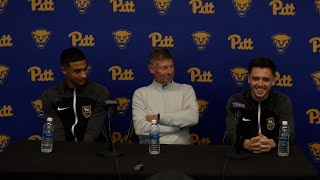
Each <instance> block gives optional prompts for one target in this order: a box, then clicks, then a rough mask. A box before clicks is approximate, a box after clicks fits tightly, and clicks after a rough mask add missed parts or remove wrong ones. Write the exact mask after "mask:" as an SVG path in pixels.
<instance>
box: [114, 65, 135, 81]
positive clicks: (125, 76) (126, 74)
mask: <svg viewBox="0 0 320 180" xmlns="http://www.w3.org/2000/svg"><path fill="white" fill-rule="evenodd" d="M108 71H109V72H111V75H112V80H113V81H115V80H120V81H132V80H134V77H133V71H132V69H125V70H122V69H121V67H120V66H112V67H110V68H109V69H108Z"/></svg>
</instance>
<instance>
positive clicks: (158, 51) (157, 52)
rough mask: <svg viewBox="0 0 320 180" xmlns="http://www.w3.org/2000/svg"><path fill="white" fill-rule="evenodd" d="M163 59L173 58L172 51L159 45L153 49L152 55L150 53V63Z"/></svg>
mask: <svg viewBox="0 0 320 180" xmlns="http://www.w3.org/2000/svg"><path fill="white" fill-rule="evenodd" d="M162 59H172V60H173V57H172V55H171V53H170V51H169V50H168V49H167V48H161V47H157V48H154V49H152V51H151V53H150V55H149V64H152V65H154V66H155V65H156V62H157V61H158V60H162Z"/></svg>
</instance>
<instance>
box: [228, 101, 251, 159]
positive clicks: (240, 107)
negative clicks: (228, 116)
mask: <svg viewBox="0 0 320 180" xmlns="http://www.w3.org/2000/svg"><path fill="white" fill-rule="evenodd" d="M230 111H231V112H232V113H233V114H234V117H235V120H236V125H235V128H234V137H233V143H232V146H231V149H232V152H229V153H228V154H227V155H226V156H227V157H228V158H231V159H246V158H249V157H250V155H249V154H247V153H240V149H241V146H242V144H241V143H240V131H239V128H240V123H241V119H242V118H243V117H244V116H245V113H246V105H245V104H244V103H241V102H233V103H231V106H230ZM233 148H235V149H233Z"/></svg>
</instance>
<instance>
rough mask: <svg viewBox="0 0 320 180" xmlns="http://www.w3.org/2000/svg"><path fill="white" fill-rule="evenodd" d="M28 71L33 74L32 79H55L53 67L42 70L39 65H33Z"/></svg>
mask: <svg viewBox="0 0 320 180" xmlns="http://www.w3.org/2000/svg"><path fill="white" fill-rule="evenodd" d="M28 73H30V75H31V81H53V80H54V77H53V72H52V70H51V69H45V70H44V71H43V73H42V70H41V69H40V68H39V67H37V66H32V67H30V68H29V69H28Z"/></svg>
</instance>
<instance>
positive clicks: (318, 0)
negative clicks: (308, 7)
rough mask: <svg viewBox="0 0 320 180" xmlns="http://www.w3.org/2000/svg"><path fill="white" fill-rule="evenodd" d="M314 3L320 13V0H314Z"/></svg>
mask: <svg viewBox="0 0 320 180" xmlns="http://www.w3.org/2000/svg"><path fill="white" fill-rule="evenodd" d="M314 5H315V6H316V9H317V11H318V12H319V13H320V0H314Z"/></svg>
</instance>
